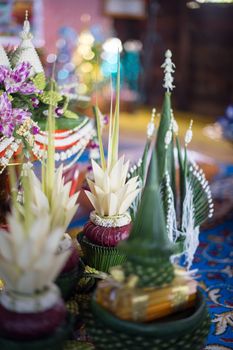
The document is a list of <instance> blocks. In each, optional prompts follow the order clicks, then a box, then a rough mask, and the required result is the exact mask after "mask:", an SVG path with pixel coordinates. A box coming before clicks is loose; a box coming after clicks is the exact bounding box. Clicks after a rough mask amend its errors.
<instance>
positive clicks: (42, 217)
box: [0, 177, 69, 293]
mask: <svg viewBox="0 0 233 350" xmlns="http://www.w3.org/2000/svg"><path fill="white" fill-rule="evenodd" d="M32 180H33V178H32V177H24V178H23V184H24V202H23V204H20V203H18V202H16V199H15V196H14V195H13V193H12V197H13V206H12V211H11V214H10V215H9V216H8V220H7V221H8V227H9V232H7V231H5V230H0V278H2V279H3V280H4V282H5V284H6V287H7V289H8V290H12V291H15V292H21V293H33V292H35V291H36V290H42V289H43V288H45V287H46V286H48V285H50V284H51V282H52V281H54V279H55V278H56V276H57V275H58V273H59V272H60V270H61V269H62V268H63V265H64V263H65V261H66V260H67V258H68V256H69V251H62V252H59V253H58V247H59V244H60V240H61V238H62V236H63V234H64V230H63V227H61V226H55V227H54V228H53V229H51V220H52V215H51V214H52V213H51V212H50V211H49V210H47V208H48V199H47V198H46V197H45V196H44V195H43V192H42V190H41V189H40V188H38V187H36V188H35V187H34V183H33V181H32ZM35 193H36V196H37V199H38V201H40V203H38V206H37V210H34V209H35V208H33V207H32V197H33V196H34V195H35Z"/></svg>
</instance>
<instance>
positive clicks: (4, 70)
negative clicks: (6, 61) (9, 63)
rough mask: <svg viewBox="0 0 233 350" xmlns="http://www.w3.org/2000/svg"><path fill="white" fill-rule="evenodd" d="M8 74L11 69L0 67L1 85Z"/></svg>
mask: <svg viewBox="0 0 233 350" xmlns="http://www.w3.org/2000/svg"><path fill="white" fill-rule="evenodd" d="M8 73H9V69H8V68H7V67H5V66H0V83H2V82H3V81H4V80H5V78H6V76H7V74H8Z"/></svg>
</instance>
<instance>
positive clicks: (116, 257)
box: [77, 233, 126, 272]
mask: <svg viewBox="0 0 233 350" xmlns="http://www.w3.org/2000/svg"><path fill="white" fill-rule="evenodd" d="M77 239H78V242H79V243H80V245H81V248H82V250H83V254H84V259H85V263H86V264H87V265H89V266H91V267H94V268H95V269H96V270H99V271H103V272H109V269H110V268H111V267H113V266H117V265H121V264H122V263H124V262H125V260H126V255H124V254H122V253H121V252H120V251H119V250H118V249H117V248H115V247H103V246H100V245H97V244H94V243H91V242H89V241H88V239H87V238H86V237H85V235H84V234H83V233H80V234H78V236H77Z"/></svg>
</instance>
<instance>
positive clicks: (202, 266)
mask: <svg viewBox="0 0 233 350" xmlns="http://www.w3.org/2000/svg"><path fill="white" fill-rule="evenodd" d="M193 268H198V275H199V281H200V283H201V284H202V285H203V287H204V288H205V294H206V297H207V302H208V307H209V312H210V316H211V321H212V322H211V328H210V332H209V336H208V339H207V341H206V346H205V348H204V350H230V349H233V218H232V219H230V220H227V221H226V222H224V223H222V224H220V225H218V226H216V227H214V228H211V229H207V230H204V231H203V232H202V233H201V236H200V245H199V248H198V250H197V252H196V255H195V260H194V264H193Z"/></svg>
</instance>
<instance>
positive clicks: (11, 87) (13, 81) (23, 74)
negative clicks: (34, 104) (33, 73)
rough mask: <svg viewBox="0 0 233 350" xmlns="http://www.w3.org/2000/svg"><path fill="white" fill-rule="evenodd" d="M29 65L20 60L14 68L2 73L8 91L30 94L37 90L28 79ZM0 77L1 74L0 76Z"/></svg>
mask: <svg viewBox="0 0 233 350" xmlns="http://www.w3.org/2000/svg"><path fill="white" fill-rule="evenodd" d="M30 70H31V65H30V63H29V62H22V63H21V64H19V65H18V66H17V67H16V68H15V69H13V70H8V71H7V72H6V73H4V72H3V73H4V74H5V75H4V84H5V89H6V91H7V92H8V93H10V94H11V93H15V92H21V93H22V94H23V95H31V94H33V93H37V92H39V90H38V89H36V87H35V86H34V84H33V82H32V81H30V80H29V81H28V78H29V75H30ZM0 78H1V76H0Z"/></svg>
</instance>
